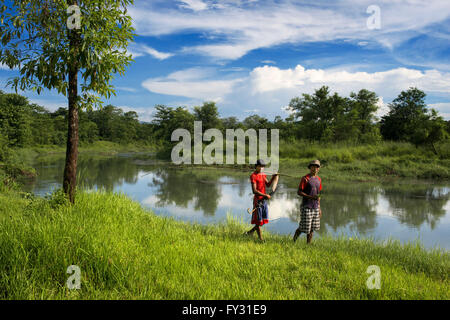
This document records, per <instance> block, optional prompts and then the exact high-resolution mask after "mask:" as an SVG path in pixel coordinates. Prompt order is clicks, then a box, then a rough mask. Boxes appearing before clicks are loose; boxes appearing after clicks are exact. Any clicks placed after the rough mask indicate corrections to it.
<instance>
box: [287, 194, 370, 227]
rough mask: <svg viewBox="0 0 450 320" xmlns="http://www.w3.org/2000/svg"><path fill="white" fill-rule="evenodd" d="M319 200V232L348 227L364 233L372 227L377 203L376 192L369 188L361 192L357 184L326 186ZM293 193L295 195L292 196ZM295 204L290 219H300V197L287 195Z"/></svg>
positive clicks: (296, 220)
mask: <svg viewBox="0 0 450 320" xmlns="http://www.w3.org/2000/svg"><path fill="white" fill-rule="evenodd" d="M323 191H324V192H323V195H322V198H321V200H320V205H321V208H322V219H321V224H320V229H321V230H320V232H321V233H326V232H327V231H328V228H329V227H331V228H332V229H333V231H334V232H336V231H337V229H338V228H340V227H348V228H349V229H350V230H352V231H357V232H358V233H361V234H364V233H366V232H367V231H368V230H370V229H374V228H375V227H376V225H377V222H376V211H375V208H376V205H377V203H378V192H376V191H375V190H373V189H372V190H369V192H365V193H361V189H360V188H358V186H346V188H345V189H337V188H332V187H330V188H328V189H326V190H325V189H324V190H323ZM294 195H295V196H294ZM289 198H291V199H292V200H293V201H294V198H296V201H297V204H298V205H297V206H296V208H295V209H294V210H291V212H289V217H290V219H291V220H292V221H294V222H298V221H300V204H301V197H299V196H297V195H296V193H292V195H291V196H290V197H289Z"/></svg>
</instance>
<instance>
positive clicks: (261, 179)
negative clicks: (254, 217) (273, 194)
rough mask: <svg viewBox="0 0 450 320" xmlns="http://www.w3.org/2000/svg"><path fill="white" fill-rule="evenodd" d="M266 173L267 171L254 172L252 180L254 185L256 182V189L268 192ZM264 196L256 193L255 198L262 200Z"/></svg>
mask: <svg viewBox="0 0 450 320" xmlns="http://www.w3.org/2000/svg"><path fill="white" fill-rule="evenodd" d="M266 177H267V176H266V174H265V173H257V172H253V173H252V175H251V176H250V182H251V184H252V185H253V183H256V190H257V191H259V192H261V193H266ZM263 198H264V197H263V196H260V195H259V194H255V196H254V198H253V199H254V200H261V199H263Z"/></svg>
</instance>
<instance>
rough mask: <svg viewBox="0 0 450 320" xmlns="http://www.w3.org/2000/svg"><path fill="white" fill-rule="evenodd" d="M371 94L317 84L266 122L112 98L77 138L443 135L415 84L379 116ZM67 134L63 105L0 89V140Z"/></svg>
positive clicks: (51, 140) (359, 140)
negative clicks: (151, 110)
mask: <svg viewBox="0 0 450 320" xmlns="http://www.w3.org/2000/svg"><path fill="white" fill-rule="evenodd" d="M377 103H378V97H377V95H376V93H374V92H371V91H368V90H365V89H363V90H360V91H359V92H358V93H351V94H350V96H349V97H342V96H340V95H339V94H338V93H333V94H331V93H330V90H329V88H328V87H326V86H324V87H322V88H320V89H318V90H316V91H315V92H314V93H313V94H302V95H301V97H296V98H293V99H292V100H291V102H290V104H289V111H290V116H288V117H287V118H285V119H282V118H281V117H280V116H277V117H275V119H273V121H270V120H269V119H267V118H265V117H262V116H260V115H257V114H255V115H251V116H249V117H247V118H245V119H244V120H242V121H240V120H238V119H237V118H236V117H226V118H221V117H220V115H219V112H218V108H217V106H216V104H215V103H214V102H205V103H203V105H202V106H197V107H194V108H193V110H192V112H190V111H189V110H188V109H187V108H185V107H176V108H174V107H167V106H164V105H157V106H155V111H156V112H155V114H154V117H153V121H152V122H151V123H145V122H140V121H139V119H138V115H137V113H136V112H134V111H129V112H124V111H123V110H122V109H120V108H117V107H114V106H112V105H108V106H105V107H104V108H102V109H98V110H80V111H79V123H80V124H79V137H80V144H84V143H93V142H95V141H98V140H103V141H112V142H116V143H119V144H129V143H136V144H146V145H152V146H161V147H164V146H169V145H171V135H172V132H173V131H174V130H176V129H178V128H185V129H188V130H189V131H191V133H193V128H194V121H196V120H197V121H202V128H203V130H207V129H210V128H217V129H220V130H222V131H223V132H224V131H225V130H226V129H238V128H241V129H243V130H247V129H250V128H252V129H256V130H258V129H263V128H265V129H279V130H280V139H281V141H282V142H285V143H289V142H290V141H296V140H309V141H320V142H340V141H347V142H352V143H355V144H366V143H376V142H378V141H381V140H392V141H405V142H411V143H413V144H415V145H416V146H418V145H428V146H430V147H431V148H433V149H434V143H436V142H438V141H441V140H444V139H446V138H448V136H449V133H450V121H444V120H443V118H442V117H441V116H439V115H438V113H437V112H436V111H435V110H433V109H429V108H428V107H427V106H426V104H425V93H424V92H423V91H421V90H419V89H417V88H410V89H409V90H407V91H403V92H401V93H400V95H399V96H398V97H397V98H396V99H395V100H393V101H392V103H390V104H389V108H390V111H389V113H388V114H386V115H385V116H383V117H382V118H381V119H377V118H376V116H375V114H376V112H377V110H378V105H377ZM66 139H67V109H66V108H59V109H58V110H56V111H54V112H50V111H48V110H47V109H45V108H44V107H42V106H39V105H37V104H31V103H30V102H29V101H28V99H27V98H26V97H23V96H21V95H18V94H7V93H4V92H2V91H0V147H2V148H3V147H19V148H21V147H29V146H35V145H60V146H64V145H65V144H66Z"/></svg>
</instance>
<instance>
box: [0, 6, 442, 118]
mask: <svg viewBox="0 0 450 320" xmlns="http://www.w3.org/2000/svg"><path fill="white" fill-rule="evenodd" d="M329 2H330V1H322V0H315V1H301V0H300V1H294V0H291V1H287V0H277V1H274V0H272V1H266V0H247V1H244V0H221V1H211V0H183V1H176V0H153V1H142V0H141V1H140V0H135V5H134V6H133V7H131V8H129V13H130V15H131V16H132V18H133V21H134V26H135V28H136V32H137V34H138V37H137V38H136V39H135V43H133V44H132V45H131V46H130V47H129V52H130V53H131V54H132V55H133V57H134V59H135V62H134V63H132V65H131V66H130V67H129V68H128V69H127V72H126V74H125V75H124V76H119V75H117V77H116V79H115V80H114V81H113V84H114V85H115V86H116V89H117V96H116V97H113V98H111V99H110V100H108V101H105V102H106V103H111V104H113V105H115V106H118V107H121V108H122V109H124V110H126V111H128V110H135V111H137V112H138V114H139V116H140V119H141V120H145V121H149V120H151V118H152V114H153V112H154V106H155V105H156V104H165V105H168V106H186V107H187V108H192V107H193V106H196V105H201V104H202V103H203V102H204V101H216V103H217V106H218V107H219V112H220V114H221V116H237V117H238V118H240V119H243V118H245V117H246V116H249V115H251V114H254V113H258V114H260V115H262V116H265V117H268V118H269V119H273V118H274V117H275V116H276V115H281V116H282V117H286V116H287V115H288V111H286V110H285V107H286V106H287V105H288V104H289V101H290V100H291V99H292V98H293V97H296V96H299V95H301V94H302V93H312V92H313V91H314V89H317V88H319V87H321V86H322V85H328V86H329V87H330V88H331V90H332V91H337V92H338V93H340V94H341V95H348V94H349V93H350V92H351V91H358V90H360V89H362V88H366V89H369V90H373V91H375V92H376V93H377V94H378V95H379V97H380V101H379V105H380V110H379V113H378V115H382V114H384V113H385V112H386V111H387V110H388V109H387V104H388V103H389V102H391V101H392V100H393V99H394V98H395V97H396V96H397V95H398V94H399V93H400V92H401V91H402V90H406V89H408V88H409V87H410V86H417V87H418V88H420V89H422V90H424V91H425V92H426V93H427V103H428V104H429V106H430V107H433V108H435V109H437V110H438V111H439V112H440V114H441V115H442V116H444V118H445V119H447V120H450V63H449V62H450V61H449V60H450V58H449V57H450V1H444V0H368V1H366V0H361V1H350V0H339V1H334V2H332V4H330V3H329ZM373 5H375V6H378V8H379V9H380V11H379V12H380V15H379V18H380V19H379V20H375V22H378V21H379V22H380V28H379V29H373V28H369V27H370V24H369V26H368V19H369V22H370V21H372V22H373V20H370V19H372V18H371V17H372V16H373V13H372V12H373V11H372V12H369V13H368V12H367V9H368V7H369V6H373ZM15 74H17V71H14V70H12V71H11V70H8V69H7V68H6V67H4V66H0V88H1V87H4V84H5V83H6V79H7V78H8V77H11V76H13V75H15ZM3 90H5V91H10V90H9V89H3ZM22 94H24V95H26V96H27V97H29V99H30V100H31V101H33V102H36V103H39V104H41V105H43V106H46V107H47V108H48V109H50V110H55V109H56V108H57V107H59V106H66V105H67V102H66V100H65V98H64V96H61V95H58V94H57V93H56V92H48V91H46V92H44V93H41V95H39V96H38V95H36V94H33V93H31V92H24V93H22Z"/></svg>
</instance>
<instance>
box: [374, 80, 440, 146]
mask: <svg viewBox="0 0 450 320" xmlns="http://www.w3.org/2000/svg"><path fill="white" fill-rule="evenodd" d="M425 97H426V94H425V92H423V91H421V90H419V89H417V88H409V89H408V90H407V91H402V92H401V93H400V94H399V96H398V97H397V98H396V99H395V100H394V101H392V103H391V104H390V105H389V108H390V111H389V113H388V114H387V115H385V116H383V117H382V119H381V122H380V130H381V134H382V135H383V137H384V138H385V139H390V140H402V141H408V142H411V143H414V144H415V145H416V146H418V145H420V144H430V145H431V146H432V148H433V151H434V152H435V153H437V151H436V149H435V147H434V143H436V142H438V141H440V140H443V139H445V138H446V137H447V134H446V132H445V121H444V120H443V118H442V117H440V116H439V115H438V113H437V111H436V110H434V109H431V110H428V108H427V105H426V103H425Z"/></svg>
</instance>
